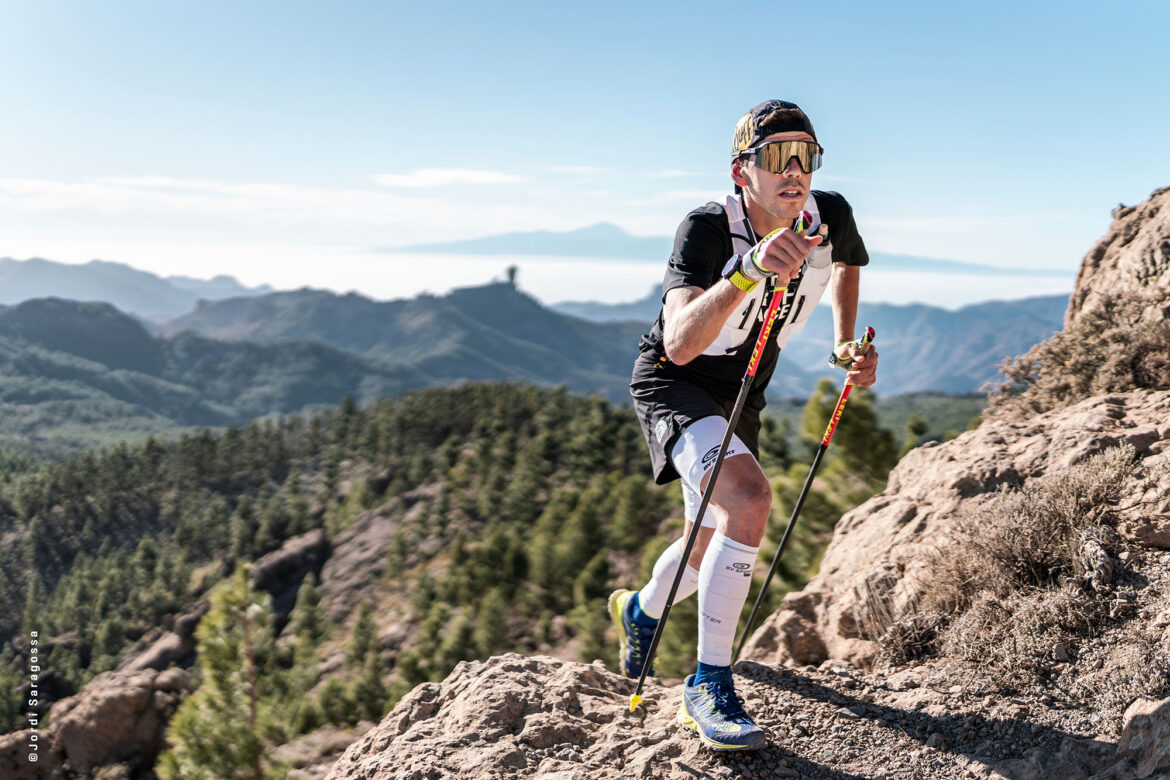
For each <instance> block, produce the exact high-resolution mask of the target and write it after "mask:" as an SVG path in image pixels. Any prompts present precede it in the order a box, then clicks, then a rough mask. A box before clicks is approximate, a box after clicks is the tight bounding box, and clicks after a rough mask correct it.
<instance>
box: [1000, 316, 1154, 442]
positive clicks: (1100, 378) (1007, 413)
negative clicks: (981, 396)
mask: <svg viewBox="0 0 1170 780" xmlns="http://www.w3.org/2000/svg"><path fill="white" fill-rule="evenodd" d="M1165 305H1166V304H1165V300H1164V299H1161V298H1156V297H1154V296H1132V297H1127V298H1114V299H1111V300H1110V301H1108V302H1107V303H1106V304H1105V305H1104V306H1102V307H1101V308H1100V309H1094V310H1093V311H1090V312H1086V313H1085V314H1083V315H1081V316H1080V317H1079V318H1078V319H1077V320H1076V321H1075V322H1074V323H1073V325H1072V326H1071V327H1070V328H1069V329H1068V330H1066V331H1063V332H1061V333H1057V334H1056V335H1055V336H1053V337H1052V338H1050V339H1047V340H1046V341H1042V342H1041V343H1039V344H1037V345H1036V346H1034V347H1032V349H1031V350H1029V351H1028V352H1027V353H1026V354H1024V355H1021V356H1020V357H1018V358H1016V359H1015V360H1011V361H1006V362H1005V363H1004V364H1003V365H1001V366H1000V372H1001V373H1002V374H1003V375H1004V377H1005V378H1006V381H1004V382H1003V383H1002V384H1000V385H998V386H997V387H995V388H994V390H993V392H992V394H991V396H990V398H989V399H988V401H989V403H988V407H987V410H986V411H984V413H983V419H984V420H1009V421H1019V420H1024V419H1027V418H1029V417H1031V416H1032V415H1035V414H1037V413H1042V412H1047V411H1049V410H1052V409H1061V408H1063V407H1065V406H1069V405H1071V404H1074V403H1076V402H1078V401H1082V400H1084V399H1086V398H1091V397H1092V396H1095V395H1102V394H1104V393H1118V392H1127V391H1130V390H1135V389H1140V388H1151V389H1163V390H1164V389H1170V319H1165V318H1164V319H1161V320H1158V321H1153V322H1150V321H1145V322H1143V321H1141V320H1142V318H1143V314H1144V313H1146V312H1148V311H1149V310H1152V309H1153V310H1156V309H1157V308H1159V307H1165ZM1146 316H1147V317H1148V316H1149V315H1146Z"/></svg>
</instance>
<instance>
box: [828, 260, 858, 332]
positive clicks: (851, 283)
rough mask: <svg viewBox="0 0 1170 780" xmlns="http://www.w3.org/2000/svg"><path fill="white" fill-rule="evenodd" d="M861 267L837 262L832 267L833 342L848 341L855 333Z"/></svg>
mask: <svg viewBox="0 0 1170 780" xmlns="http://www.w3.org/2000/svg"><path fill="white" fill-rule="evenodd" d="M860 279H861V269H860V268H858V267H857V266H855V265H845V264H843V263H842V264H839V265H837V266H835V267H834V268H833V286H832V289H831V291H830V292H831V294H832V299H831V300H832V304H833V344H834V345H837V344H840V343H841V342H842V341H850V340H852V339H853V337H854V336H855V335H856V334H855V332H854V329H855V328H856V327H857V295H858V290H859V289H860Z"/></svg>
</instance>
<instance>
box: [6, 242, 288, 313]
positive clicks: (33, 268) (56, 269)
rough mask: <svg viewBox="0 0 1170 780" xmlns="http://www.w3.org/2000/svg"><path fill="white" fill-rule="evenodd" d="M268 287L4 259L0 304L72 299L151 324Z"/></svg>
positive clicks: (102, 265) (119, 266)
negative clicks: (205, 301)
mask: <svg viewBox="0 0 1170 780" xmlns="http://www.w3.org/2000/svg"><path fill="white" fill-rule="evenodd" d="M269 292H272V288H271V287H270V286H269V285H260V286H258V287H246V286H244V285H242V284H240V283H239V282H238V281H237V280H236V279H235V278H234V277H231V276H227V275H223V274H221V275H219V276H216V277H214V278H213V279H195V278H192V277H188V276H169V277H165V278H164V277H161V276H159V275H157V274H154V273H151V272H149V271H143V270H140V269H137V268H134V267H132V266H130V265H127V264H125V263H118V262H113V261H109V260H90V261H89V262H87V263H81V264H73V263H60V262H57V261H54V260H46V259H45V258H42V257H33V258H29V259H27V260H16V259H14V258H11V257H2V258H0V304H8V305H12V304H17V303H22V302H24V301H26V300H32V299H36V298H47V297H56V298H67V299H71V300H78V301H85V302H104V303H110V304H113V305H114V306H115V307H117V308H118V309H120V310H122V311H126V312H130V313H132V314H135V315H138V316H140V317H144V318H147V319H160V318H161V319H165V318H169V317H175V316H178V315H180V314H185V313H186V312H188V311H190V310H191V309H192V308H194V307H195V305H196V303H197V302H198V301H199V300H200V299H202V298H224V297H229V296H241V295H263V294H266V293H269Z"/></svg>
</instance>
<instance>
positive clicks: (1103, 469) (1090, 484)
mask: <svg viewBox="0 0 1170 780" xmlns="http://www.w3.org/2000/svg"><path fill="white" fill-rule="evenodd" d="M1139 476H1140V469H1136V468H1135V451H1134V449H1133V447H1132V446H1129V445H1123V446H1121V447H1115V448H1112V449H1109V450H1106V451H1104V452H1101V453H1098V454H1096V455H1094V456H1092V457H1090V458H1088V459H1087V460H1086V461H1084V462H1083V463H1081V464H1078V465H1076V466H1074V467H1072V468H1070V469H1068V470H1067V471H1066V472H1063V473H1061V474H1052V475H1047V476H1045V477H1041V478H1039V479H1034V480H1030V481H1029V482H1027V483H1026V484H1025V485H1024V486H1023V487H1022V488H1020V489H1005V490H1001V491H999V492H998V493H997V494H996V495H995V496H994V497H992V498H991V499H990V500H988V501H987V502H986V503H984V504H982V505H981V506H979V507H978V508H975V509H972V510H969V511H968V512H967V514H965V515H964V516H962V517H961V518H960V519H959V521H958V523H957V524H956V526H955V528H954V530H953V531H952V532H951V533H950V534H949V538H947V539H945V540H943V541H942V542H941V543H940V544H939V546H938V547H937V548H936V549H935V551H934V553H933V554H932V558H933V560H931V561H930V562H929V565H928V566H926V567H925V571H927V572H929V573H930V574H929V577H930V579H929V580H928V581H926V582H924V583H923V589H922V596H921V598H920V599H919V603H917V604H915V605H913V606H912V607H911V608H910V609H907V610H905V611H904V612H903V614H900V615H895V614H893V610H892V609H891V608H890V606H889V604H890V600H889V598H888V591H889V589H888V588H871V589H869V591H868V592H867V593H864V594H858V595H859V596H861V597H862V598H861V599H860V601H861V603H862V604H863V605H864V606H863V609H862V610H861V611H862V613H863V614H864V615H865V616H866V619H865V620H863V621H862V622H863V626H862V628H863V633H864V634H866V635H868V637H869V638H873V639H876V640H877V641H878V643H879V647H880V650H879V659H881V660H885V661H886V662H888V663H890V664H899V663H905V662H907V661H909V660H912V659H915V658H920V657H923V656H925V655H930V654H934V653H943V654H945V655H951V656H955V657H958V658H962V659H964V660H966V661H969V662H971V663H973V664H975V665H976V666H978V667H980V668H982V669H984V670H985V671H986V672H987V673H988V674H989V675H990V677H991V678H992V679H994V680H996V681H998V682H999V683H1000V684H1001V685H1002V686H1004V687H1005V688H1009V689H1011V688H1018V687H1020V686H1023V685H1027V684H1029V683H1033V682H1036V681H1038V680H1040V679H1041V678H1042V677H1043V676H1044V674H1045V673H1046V671H1047V669H1048V668H1049V666H1050V665H1051V663H1052V661H1053V660H1054V654H1055V655H1059V654H1060V653H1062V652H1068V653H1070V654H1071V653H1073V652H1074V651H1075V646H1076V643H1077V641H1078V640H1079V639H1081V638H1084V637H1087V636H1090V635H1092V634H1093V633H1094V632H1095V631H1096V630H1097V629H1098V628H1099V627H1100V626H1102V625H1103V624H1104V622H1105V621H1106V620H1107V619H1108V613H1109V602H1108V600H1107V599H1105V598H1103V597H1101V596H1100V595H1099V594H1098V593H1095V592H1094V591H1093V590H1092V589H1091V588H1089V587H1087V586H1088V584H1089V582H1090V580H1092V578H1093V577H1094V575H1096V580H1095V583H1094V584H1095V585H1096V587H1097V588H1098V589H1104V588H1105V587H1107V586H1108V582H1107V581H1106V578H1107V574H1108V572H1105V573H1103V569H1102V564H1101V562H1100V558H1101V555H1102V554H1103V555H1104V557H1105V559H1107V560H1111V559H1110V558H1109V555H1110V554H1111V553H1113V552H1115V550H1114V549H1113V543H1112V540H1113V539H1115V536H1114V535H1113V532H1112V530H1111V527H1112V526H1114V525H1116V523H1117V521H1118V517H1117V512H1118V504H1119V501H1120V499H1121V496H1122V494H1123V491H1124V490H1125V487H1126V485H1127V483H1128V482H1129V480H1131V479H1133V478H1135V477H1139ZM1089 545H1092V546H1091V547H1090V546H1089ZM1110 571H1111V570H1110ZM1082 585H1084V586H1086V587H1082ZM1057 645H1061V646H1062V647H1061V648H1060V649H1058V648H1057Z"/></svg>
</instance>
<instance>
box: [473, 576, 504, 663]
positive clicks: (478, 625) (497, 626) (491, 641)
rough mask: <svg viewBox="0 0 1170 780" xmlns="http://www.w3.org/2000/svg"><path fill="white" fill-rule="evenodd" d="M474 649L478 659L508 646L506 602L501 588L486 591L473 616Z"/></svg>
mask: <svg viewBox="0 0 1170 780" xmlns="http://www.w3.org/2000/svg"><path fill="white" fill-rule="evenodd" d="M474 641H475V647H476V649H477V650H478V654H479V657H480V658H488V657H489V656H491V655H493V654H494V653H498V652H500V651H502V650H504V649H506V646H507V644H508V600H507V599H506V598H505V596H504V592H503V589H502V588H493V589H492V590H490V591H488V594H487V596H485V597H484V599H483V602H481V603H480V605H479V611H478V612H477V613H476V615H475V636H474Z"/></svg>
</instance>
